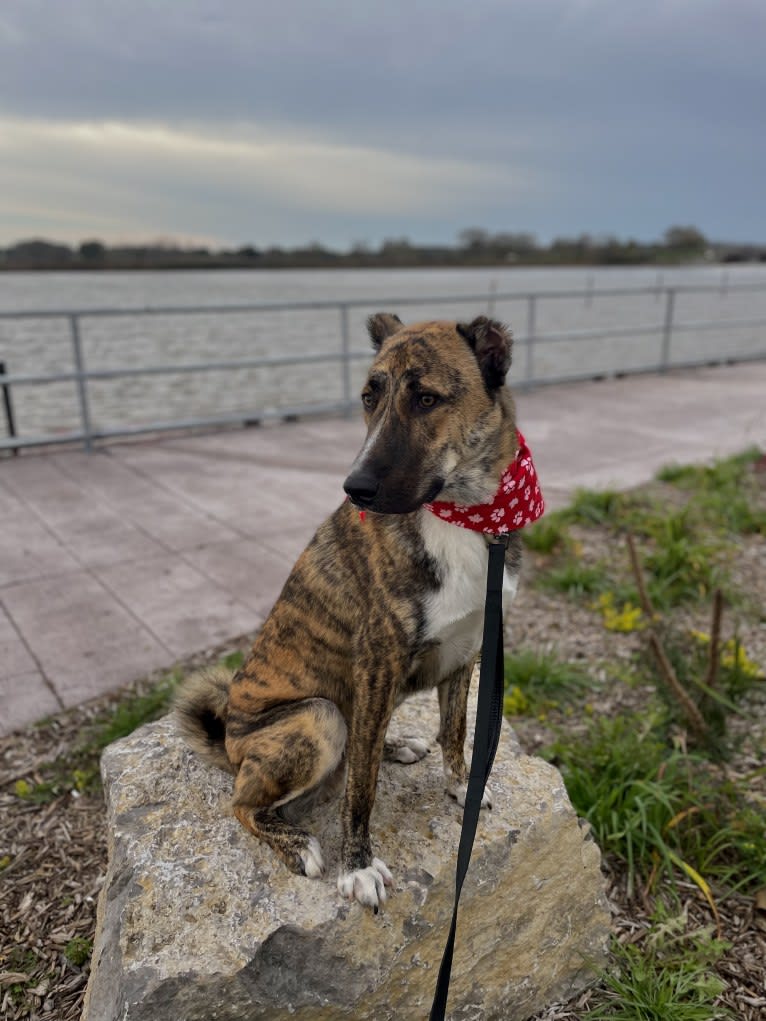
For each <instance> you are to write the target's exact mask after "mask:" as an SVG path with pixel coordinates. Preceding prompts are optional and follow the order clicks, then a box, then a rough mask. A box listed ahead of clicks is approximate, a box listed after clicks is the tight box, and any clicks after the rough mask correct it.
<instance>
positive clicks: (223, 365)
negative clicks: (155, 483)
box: [0, 351, 372, 384]
mask: <svg viewBox="0 0 766 1021" xmlns="http://www.w3.org/2000/svg"><path fill="white" fill-rule="evenodd" d="M343 357H344V356H343V355H342V354H341V353H340V352H337V351H336V352H328V353H327V354H321V355H285V356H284V357H281V358H246V359H242V360H240V361H235V362H190V363H186V364H182V365H150V366H143V367H142V366H139V367H136V368H132V367H131V368H122V369H88V370H87V371H86V372H84V373H83V374H82V378H84V379H121V378H123V377H126V376H130V377H132V376H168V375H176V374H181V375H182V374H183V373H189V372H223V371H226V370H234V369H270V368H277V367H280V366H284V365H308V364H314V363H322V362H340V361H343ZM348 357H349V358H350V359H353V360H354V361H360V360H361V359H363V358H366V359H370V358H371V357H372V352H371V351H350V352H349V355H348ZM76 379H80V375H79V374H78V373H76V372H61V373H47V374H35V375H29V374H21V373H19V374H17V375H6V376H2V375H0V384H1V383H16V384H18V383H26V384H37V383H67V382H72V381H73V380H76Z"/></svg>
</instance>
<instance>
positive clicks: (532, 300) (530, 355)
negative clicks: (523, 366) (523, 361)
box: [527, 294, 537, 383]
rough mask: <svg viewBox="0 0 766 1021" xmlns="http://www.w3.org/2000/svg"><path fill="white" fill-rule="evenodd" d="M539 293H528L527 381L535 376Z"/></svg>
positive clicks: (530, 380) (529, 381)
mask: <svg viewBox="0 0 766 1021" xmlns="http://www.w3.org/2000/svg"><path fill="white" fill-rule="evenodd" d="M536 306H537V295H536V294H528V295H527V383H531V382H532V381H533V380H534V378H535V314H536Z"/></svg>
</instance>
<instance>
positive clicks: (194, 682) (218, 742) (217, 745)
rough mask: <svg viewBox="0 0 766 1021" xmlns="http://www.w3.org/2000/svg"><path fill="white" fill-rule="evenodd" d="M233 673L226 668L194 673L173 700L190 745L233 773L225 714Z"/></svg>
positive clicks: (185, 738)
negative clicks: (225, 741) (226, 746)
mask: <svg viewBox="0 0 766 1021" xmlns="http://www.w3.org/2000/svg"><path fill="white" fill-rule="evenodd" d="M233 676H234V675H233V674H232V672H231V671H230V670H226V669H225V668H224V667H212V668H211V669H209V670H200V671H199V672H198V673H195V674H191V675H190V676H189V677H187V678H186V680H185V681H182V683H181V685H180V687H179V688H178V691H177V692H176V696H175V699H174V708H175V711H176V719H177V721H178V729H179V730H180V732H181V736H182V737H183V739H184V741H186V743H187V744H188V745H189V747H190V748H191V749H192V750H193V751H195V752H197V754H198V755H201V756H202V757H203V758H204V759H206V760H207V761H208V762H209V763H210V764H211V765H213V766H217V767H218V768H219V769H223V770H225V771H226V772H227V773H232V772H234V770H233V769H232V765H231V763H230V762H229V757H228V756H227V754H226V748H225V746H224V740H225V738H226V715H227V707H228V704H229V688H230V687H231V679H232V677H233Z"/></svg>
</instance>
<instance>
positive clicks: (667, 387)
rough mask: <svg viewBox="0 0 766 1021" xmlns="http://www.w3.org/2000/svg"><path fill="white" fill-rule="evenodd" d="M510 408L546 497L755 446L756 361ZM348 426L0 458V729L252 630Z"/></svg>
mask: <svg viewBox="0 0 766 1021" xmlns="http://www.w3.org/2000/svg"><path fill="white" fill-rule="evenodd" d="M518 405H519V422H520V425H521V426H522V428H523V430H524V432H525V434H526V436H527V439H528V441H529V443H530V446H531V447H532V450H533V452H534V455H535V461H536V463H537V467H538V471H539V474H540V478H541V479H542V482H543V489H544V492H545V495H546V498H547V502H548V506H549V507H550V508H554V507H557V506H561V505H562V504H563V503H564V502H566V500H567V499H568V497H569V495H570V494H571V493H572V491H573V490H574V489H575V488H576V487H578V486H588V487H592V488H606V487H609V486H615V487H628V486H634V485H638V484H640V483H641V482H644V481H646V480H647V479H649V478H651V477H652V476H653V475H654V473H655V472H656V471H657V469H658V468H659V467H660V466H661V465H663V464H666V463H668V462H669V461H678V462H687V461H688V462H692V461H701V460H706V459H708V458H710V457H712V456H723V455H727V454H731V453H734V452H736V451H738V450H741V449H742V448H744V447H746V446H748V445H750V444H758V445H760V446H762V447H766V363H753V364H746V365H737V366H731V367H727V368H715V369H712V368H711V369H702V370H698V371H687V372H683V373H672V374H668V375H666V376H643V377H632V378H624V379H618V380H607V381H603V382H597V383H576V384H569V385H565V386H558V387H550V388H545V389H541V390H537V391H535V392H532V393H529V394H524V395H522V396H521V397H520V398H519V399H518ZM362 436H363V426H362V423H361V420H359V419H355V420H353V421H343V420H340V421H339V420H322V421H314V422H302V423H297V424H294V425H280V426H273V427H262V428H258V429H249V430H242V431H236V432H224V433H217V434H215V435H210V436H202V437H200V436H185V437H181V438H174V439H160V440H152V441H151V442H143V443H139V442H135V443H131V444H122V445H113V446H111V447H108V448H105V449H103V450H101V451H100V452H98V453H95V454H92V455H87V454H84V453H81V452H79V451H68V452H59V453H46V454H27V455H25V456H21V457H18V458H4V459H2V460H0V700H1V703H2V711H1V712H0V733H7V732H9V731H10V730H12V729H13V728H14V727H17V726H21V725H23V724H24V723H28V722H30V721H33V720H36V719H38V718H40V717H42V716H44V715H46V714H48V713H55V712H57V711H59V710H61V709H62V708H65V707H68V706H73V705H76V704H78V703H80V702H83V701H86V700H88V699H91V698H94V697H95V696H97V695H100V694H103V693H105V692H107V691H110V690H112V689H114V688H117V687H119V686H120V685H121V684H125V683H127V682H129V681H131V680H134V679H136V678H138V677H140V676H141V675H143V674H146V673H148V672H149V671H151V670H153V669H155V668H162V667H165V666H168V667H169V666H171V665H172V664H173V662H174V661H176V660H177V659H179V658H181V657H184V656H186V655H188V654H190V653H193V652H197V651H199V650H202V649H205V648H208V647H211V646H214V645H216V644H218V643H221V642H224V641H225V640H226V639H227V638H229V637H232V636H235V635H238V634H242V633H243V632H246V631H250V630H253V629H254V628H256V627H257V626H258V624H259V623H260V622H261V621H262V620H263V619H264V617H265V615H266V613H267V612H268V610H269V608H270V606H271V604H272V603H273V601H274V599H275V598H276V596H277V594H278V592H279V590H280V588H281V585H282V583H283V581H284V579H285V577H286V575H287V572H288V570H289V568H290V566H291V564H292V562H293V560H294V559H295V557H296V556H297V554H298V553H299V552H300V550H301V549H302V548H303V546H304V545H305V544H306V542H307V541H308V539H309V538H310V537H311V535H312V533H313V531H314V529H315V528H316V526H317V525H318V524H319V523H320V521H321V520H322V519H323V517H324V516H325V515H326V514H328V513H329V512H330V511H331V510H332V509H333V508H334V507H335V506H336V505H337V503H338V502H339V500H340V499H341V496H342V490H341V483H342V481H343V478H344V477H345V475H346V472H347V469H348V467H349V465H350V463H351V461H352V459H353V457H354V454H355V453H356V451H357V449H358V447H359V446H360V443H361V440H362Z"/></svg>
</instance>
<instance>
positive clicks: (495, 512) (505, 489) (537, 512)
mask: <svg viewBox="0 0 766 1021" xmlns="http://www.w3.org/2000/svg"><path fill="white" fill-rule="evenodd" d="M517 435H518V438H519V449H518V451H517V453H516V457H515V458H514V459H513V461H511V463H510V464H509V465H508V467H507V468H506V469H505V471H504V472H503V477H502V478H501V479H500V485H499V486H498V487H497V492H496V493H495V495H494V497H493V498H492V500H491V501H490V502H489V503H476V504H472V505H471V506H464V505H462V504H457V503H448V502H446V501H441V500H436V501H434V502H433V503H425V504H423V506H424V507H425V509H426V510H429V511H430V512H431V513H432V514H435V515H436V516H437V517H438V518H440V519H441V520H442V521H446V522H448V523H449V524H451V525H457V526H458V528H469V529H471V531H473V532H484V534H485V535H504V534H506V533H507V532H514V531H516V530H517V529H519V528H523V527H524V525H529V524H531V523H532V522H533V521H537V519H538V518H539V517H541V516H542V514H543V511H544V510H545V501H544V500H543V494H542V492H541V490H540V482H539V480H538V478H537V472H536V471H535V465H534V462H533V461H532V454H531V453H530V450H529V447H528V446H527V444H526V441H525V439H524V437H523V436H522V435H521V433H520V432H517Z"/></svg>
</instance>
